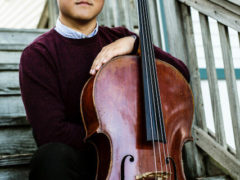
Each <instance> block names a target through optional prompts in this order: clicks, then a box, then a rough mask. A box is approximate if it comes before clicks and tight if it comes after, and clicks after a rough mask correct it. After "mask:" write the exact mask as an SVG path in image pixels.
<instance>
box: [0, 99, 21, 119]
mask: <svg viewBox="0 0 240 180" xmlns="http://www.w3.org/2000/svg"><path fill="white" fill-rule="evenodd" d="M11 114H25V109H24V105H23V102H22V97H21V96H0V115H11Z"/></svg>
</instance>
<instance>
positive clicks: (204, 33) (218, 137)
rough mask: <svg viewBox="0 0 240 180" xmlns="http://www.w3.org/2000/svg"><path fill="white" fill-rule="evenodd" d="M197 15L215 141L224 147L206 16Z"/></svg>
mask: <svg viewBox="0 0 240 180" xmlns="http://www.w3.org/2000/svg"><path fill="white" fill-rule="evenodd" d="M199 17H200V24H201V31H202V38H203V46H204V52H205V60H206V65H207V75H208V82H209V88H210V94H211V102H212V111H213V118H214V125H215V131H216V135H215V136H216V140H217V142H218V143H220V144H221V145H223V147H224V148H226V147H227V143H226V137H225V131H224V124H223V117H222V109H221V102H220V96H219V88H218V82H217V73H216V67H215V62H214V55H213V47H212V40H211V33H210V28H209V22H208V17H207V16H205V15H204V14H201V13H199Z"/></svg>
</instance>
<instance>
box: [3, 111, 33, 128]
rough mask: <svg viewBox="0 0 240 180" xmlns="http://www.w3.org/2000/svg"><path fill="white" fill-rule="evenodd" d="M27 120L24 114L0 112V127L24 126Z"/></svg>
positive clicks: (27, 123)
mask: <svg viewBox="0 0 240 180" xmlns="http://www.w3.org/2000/svg"><path fill="white" fill-rule="evenodd" d="M26 125H29V122H28V121H27V119H26V114H6V115H4V114H1V115H0V127H3V126H4V127H8V126H26Z"/></svg>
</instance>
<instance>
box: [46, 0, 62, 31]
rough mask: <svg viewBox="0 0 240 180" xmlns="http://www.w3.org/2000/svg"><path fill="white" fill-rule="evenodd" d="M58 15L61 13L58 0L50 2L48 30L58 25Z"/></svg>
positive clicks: (50, 0)
mask: <svg viewBox="0 0 240 180" xmlns="http://www.w3.org/2000/svg"><path fill="white" fill-rule="evenodd" d="M58 13H59V12H58V5H57V0H48V14H49V22H48V28H52V27H53V26H55V25H56V20H57V18H58Z"/></svg>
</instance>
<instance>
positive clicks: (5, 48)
mask: <svg viewBox="0 0 240 180" xmlns="http://www.w3.org/2000/svg"><path fill="white" fill-rule="evenodd" d="M44 32H45V30H44V31H43V30H12V29H0V144H1V146H0V180H10V179H14V180H15V179H16V180H25V179H28V178H27V177H28V170H29V167H28V165H29V161H30V159H31V156H32V154H33V152H34V151H35V150H36V145H35V143H34V140H33V137H32V131H31V128H30V126H29V123H28V122H27V121H26V116H25V110H24V107H23V103H22V100H21V94H20V89H19V76H18V70H19V60H20V56H21V52H22V50H23V49H24V48H25V47H26V46H27V44H29V43H30V42H31V41H32V40H33V39H35V38H36V37H37V36H38V35H40V34H42V33H44Z"/></svg>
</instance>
